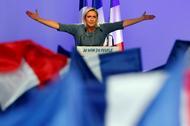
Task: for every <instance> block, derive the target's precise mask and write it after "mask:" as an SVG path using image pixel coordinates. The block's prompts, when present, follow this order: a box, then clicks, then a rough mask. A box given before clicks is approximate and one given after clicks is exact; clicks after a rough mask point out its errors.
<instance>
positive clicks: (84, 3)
mask: <svg viewBox="0 0 190 126" xmlns="http://www.w3.org/2000/svg"><path fill="white" fill-rule="evenodd" d="M87 6H88V1H87V0H80V1H79V11H80V21H81V22H82V23H83V14H84V12H85V10H86V8H87Z"/></svg>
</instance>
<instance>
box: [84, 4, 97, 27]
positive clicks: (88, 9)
mask: <svg viewBox="0 0 190 126" xmlns="http://www.w3.org/2000/svg"><path fill="white" fill-rule="evenodd" d="M90 11H94V12H95V13H96V15H97V19H98V11H97V10H96V8H93V7H88V8H86V10H85V11H84V13H83V23H84V25H85V27H86V21H85V18H86V15H87V13H88V12H90ZM99 26H100V25H99V23H98V20H97V23H96V27H99Z"/></svg>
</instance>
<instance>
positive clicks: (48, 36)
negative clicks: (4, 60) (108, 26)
mask: <svg viewBox="0 0 190 126" xmlns="http://www.w3.org/2000/svg"><path fill="white" fill-rule="evenodd" d="M88 5H89V6H90V5H91V0H88ZM189 5H190V1H189V0H154V1H151V0H143V1H139V0H120V6H121V17H122V19H125V18H135V17H139V16H141V15H142V14H143V12H144V11H146V12H147V13H150V14H154V15H156V19H155V20H154V21H146V22H142V23H139V24H136V25H133V26H130V27H128V28H125V29H124V30H123V37H124V42H125V48H126V49H128V48H134V47H140V48H141V49H142V58H143V67H144V70H148V69H151V68H154V67H156V66H159V65H162V64H164V63H165V62H166V60H167V58H168V55H169V53H170V50H171V48H172V46H173V43H174V41H175V40H176V39H182V40H190V14H189V12H190V8H189ZM103 7H104V8H103V9H104V15H105V19H106V21H108V17H109V0H103ZM35 9H38V11H39V13H40V15H41V17H43V18H46V19H52V20H55V21H58V22H62V23H79V22H80V21H79V19H80V18H79V0H33V1H28V0H1V1H0V42H7V41H14V40H21V39H32V40H34V41H35V42H38V43H40V44H41V45H43V46H45V47H48V48H50V49H52V50H54V51H56V49H57V45H58V44H61V45H62V46H63V47H64V48H65V49H67V50H71V49H72V47H73V46H74V39H73V37H72V36H71V35H69V34H67V33H63V32H58V31H56V30H53V29H51V28H48V27H46V26H44V25H41V24H39V23H37V22H35V21H33V20H31V19H29V18H28V17H27V16H26V15H25V11H26V10H33V11H34V10H35Z"/></svg>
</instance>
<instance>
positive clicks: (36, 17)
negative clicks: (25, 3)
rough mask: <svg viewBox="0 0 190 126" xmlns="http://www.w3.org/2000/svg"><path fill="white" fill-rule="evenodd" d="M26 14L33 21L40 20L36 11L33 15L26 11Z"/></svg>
mask: <svg viewBox="0 0 190 126" xmlns="http://www.w3.org/2000/svg"><path fill="white" fill-rule="evenodd" d="M26 14H27V15H28V16H29V17H30V18H32V19H34V20H38V19H39V18H40V16H39V13H38V10H36V11H35V13H34V12H32V11H26Z"/></svg>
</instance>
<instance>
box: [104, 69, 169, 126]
mask: <svg viewBox="0 0 190 126" xmlns="http://www.w3.org/2000/svg"><path fill="white" fill-rule="evenodd" d="M166 78H167V75H166V74H164V73H163V72H155V73H138V74H137V73H134V74H124V75H116V76H112V77H110V78H109V79H108V84H107V87H108V89H107V102H108V103H107V105H108V106H107V113H106V121H105V122H106V126H136V125H137V123H138V121H139V119H140V118H141V116H142V114H143V112H144V111H145V110H146V108H147V107H148V106H149V104H150V103H151V101H152V100H153V99H154V97H155V96H156V95H157V93H158V92H159V90H160V89H161V87H162V86H163V84H164V81H165V80H166Z"/></svg>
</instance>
